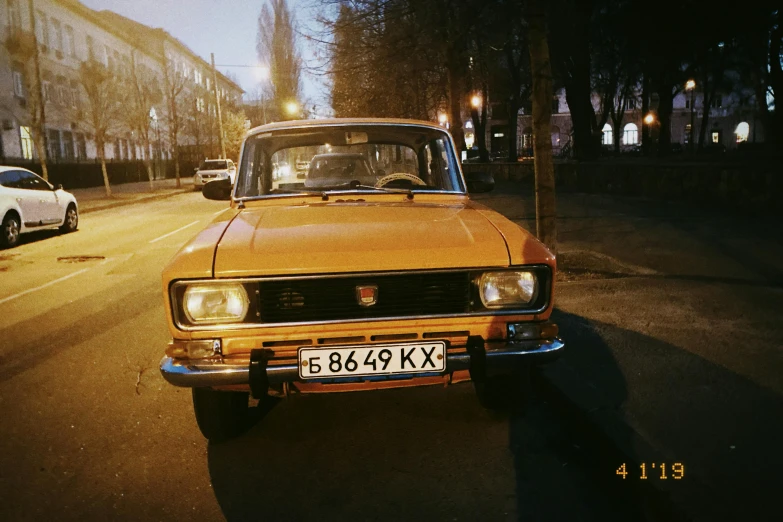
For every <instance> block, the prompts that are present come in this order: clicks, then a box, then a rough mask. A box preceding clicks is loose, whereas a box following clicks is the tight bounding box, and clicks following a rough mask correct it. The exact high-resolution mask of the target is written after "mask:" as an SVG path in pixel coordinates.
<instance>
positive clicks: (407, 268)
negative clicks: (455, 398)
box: [160, 119, 564, 441]
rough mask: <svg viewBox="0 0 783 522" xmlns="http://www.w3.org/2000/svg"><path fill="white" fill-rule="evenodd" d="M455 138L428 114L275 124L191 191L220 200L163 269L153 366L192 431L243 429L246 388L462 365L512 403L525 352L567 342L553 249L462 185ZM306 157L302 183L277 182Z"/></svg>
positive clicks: (385, 380)
mask: <svg viewBox="0 0 783 522" xmlns="http://www.w3.org/2000/svg"><path fill="white" fill-rule="evenodd" d="M335 149H337V150H335ZM454 149H455V147H454V142H453V140H452V138H451V136H450V135H449V133H448V131H446V130H445V129H443V128H442V127H440V126H438V125H435V124H431V123H428V122H420V121H406V120H402V121H401V120H384V119H334V120H322V121H319V120H305V121H288V122H279V123H272V124H269V125H265V126H262V127H259V128H257V129H255V130H254V131H252V132H251V133H250V134H249V135H248V136H247V137H246V138H245V143H244V144H243V148H242V155H241V157H242V161H241V163H240V169H239V173H238V174H237V182H236V183H235V184H234V186H233V187H232V186H231V185H230V184H229V182H228V181H227V180H219V181H213V182H210V183H208V184H207V185H206V186H205V187H204V191H203V194H204V197H206V198H208V199H213V200H222V201H228V202H230V208H228V209H226V211H225V212H223V213H221V214H220V215H219V216H218V217H217V218H216V219H215V220H214V221H212V223H210V224H209V225H208V226H207V228H206V229H205V230H204V231H202V232H201V233H199V234H198V235H196V236H195V237H194V238H193V239H192V240H191V241H190V242H189V243H188V244H186V245H184V246H183V247H182V249H181V250H180V251H179V253H178V254H176V256H175V257H174V258H173V259H172V260H171V261H170V262H169V264H168V265H167V266H166V268H165V269H164V270H163V278H162V279H163V280H162V283H163V284H162V290H163V297H164V302H165V311H166V317H167V322H168V328H169V332H170V334H171V337H172V339H171V342H170V343H169V344H168V346H167V347H166V349H165V357H164V358H163V360H162V361H161V366H160V369H161V373H162V374H163V377H164V378H165V379H166V380H167V381H168V382H170V383H171V384H173V385H175V386H183V387H189V388H192V397H193V408H194V411H195V417H196V421H197V424H198V426H199V428H200V429H201V432H202V433H203V434H204V436H205V437H206V438H208V439H209V440H211V441H220V440H225V439H227V438H229V437H232V436H235V435H238V434H239V433H241V432H242V431H243V430H244V429H246V428H247V427H249V425H250V424H251V423H250V422H249V421H251V420H252V419H253V415H252V412H251V410H250V409H249V400H250V394H252V395H253V397H254V398H255V399H258V400H259V401H263V400H265V399H266V398H267V397H268V396H270V395H276V396H286V397H287V396H289V395H292V394H296V393H320V392H346V391H361V390H377V389H384V388H401V387H408V386H427V385H441V386H443V385H450V384H456V383H459V382H467V381H471V380H472V381H473V382H474V385H475V387H476V392H477V395H478V398H479V400H480V401H481V402H482V403H484V404H485V406H487V407H488V408H492V409H498V408H502V409H506V408H508V407H511V408H513V409H514V410H517V411H518V410H519V409H521V408H520V407H522V406H524V404H525V403H524V402H523V401H524V400H525V397H526V395H528V394H529V387H528V385H529V378H530V375H529V369H530V365H533V364H537V363H540V362H544V361H547V360H550V359H552V358H554V357H557V355H558V354H559V353H560V352H561V351H562V350H563V348H564V344H563V342H562V341H560V340H559V339H558V337H557V326H556V325H555V324H554V323H551V322H550V321H549V319H550V316H551V313H552V309H553V296H554V286H553V285H554V284H555V257H554V255H552V253H551V252H550V251H549V250H547V248H546V247H545V246H544V245H543V244H542V243H540V242H539V241H538V240H537V239H536V238H535V236H534V235H533V234H531V233H530V232H528V231H526V230H525V229H524V228H522V227H520V226H519V225H517V224H515V223H514V222H512V221H510V220H509V219H507V218H506V217H504V216H502V215H500V214H499V213H497V212H494V211H493V210H491V209H489V208H487V207H485V206H483V205H481V204H480V203H477V202H476V201H473V200H472V199H471V195H472V194H475V193H480V192H487V191H489V190H491V189H492V188H493V186H494V180H493V178H492V176H491V175H489V174H488V173H472V174H469V175H468V176H467V177H463V175H462V171H461V169H460V164H459V161H458V158H457V155H456V153H455V150H454ZM308 155H310V157H311V158H312V160H311V161H310V170H309V175H308V178H307V179H306V180H305V181H304V182H302V181H298V180H297V178H296V177H293V179H292V178H291V177H289V178H288V179H284V180H275V179H274V165H275V164H277V165H278V166H279V165H280V163H281V162H282V159H283V158H286V161H290V158H301V157H307V156H308ZM366 158H373V159H374V160H375V161H376V162H377V164H378V165H383V166H384V170H385V171H388V174H387V173H385V172H384V173H383V174H382V173H381V171H380V170H379V169H376V170H372V169H370V166H369V165H368V161H367V159H366ZM308 181H309V182H310V185H309V186H308V183H307V182H308ZM354 181H361V184H356V183H354ZM310 187H313V188H310ZM508 402H510V403H511V404H508ZM430 406H432V405H430ZM368 436H371V435H368Z"/></svg>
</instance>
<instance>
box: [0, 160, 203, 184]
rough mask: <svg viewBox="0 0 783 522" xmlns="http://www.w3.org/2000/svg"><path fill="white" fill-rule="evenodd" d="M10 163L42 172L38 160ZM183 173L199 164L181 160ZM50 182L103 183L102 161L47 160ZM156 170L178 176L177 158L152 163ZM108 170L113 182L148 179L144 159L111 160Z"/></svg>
mask: <svg viewBox="0 0 783 522" xmlns="http://www.w3.org/2000/svg"><path fill="white" fill-rule="evenodd" d="M5 164H6V165H9V166H15V167H23V168H26V169H28V170H31V171H33V172H35V173H36V174H41V166H40V165H39V164H38V163H31V162H19V161H14V160H6V163H5ZM179 165H180V176H183V177H185V176H192V175H193V170H194V169H195V168H196V167H197V166H198V164H196V163H194V162H190V161H180V164H179ZM47 168H48V171H49V182H50V183H52V184H53V185H58V184H62V186H63V188H65V189H66V190H68V189H75V188H87V187H99V186H102V185H103V173H102V172H101V164H100V163H99V162H97V161H82V162H78V163H62V162H59V163H54V164H47ZM152 170H153V174H154V176H155V177H156V178H174V177H175V167H174V161H173V160H165V161H162V162H160V163H159V162H153V163H152ZM106 172H107V174H108V175H109V183H110V184H112V185H119V184H122V183H134V182H137V181H147V180H149V177H148V176H147V169H146V167H145V166H144V162H143V161H107V162H106Z"/></svg>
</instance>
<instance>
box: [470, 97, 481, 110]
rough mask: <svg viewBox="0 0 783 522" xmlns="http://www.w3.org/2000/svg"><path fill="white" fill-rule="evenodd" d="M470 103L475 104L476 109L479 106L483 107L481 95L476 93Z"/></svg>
mask: <svg viewBox="0 0 783 522" xmlns="http://www.w3.org/2000/svg"><path fill="white" fill-rule="evenodd" d="M470 104H471V105H472V106H473V107H474V108H475V109H478V108H479V107H481V96H479V95H474V96H473V97H472V98H471V99H470Z"/></svg>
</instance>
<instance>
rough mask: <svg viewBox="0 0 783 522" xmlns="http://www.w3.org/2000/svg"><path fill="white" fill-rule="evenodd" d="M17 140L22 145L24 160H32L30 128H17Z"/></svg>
mask: <svg viewBox="0 0 783 522" xmlns="http://www.w3.org/2000/svg"><path fill="white" fill-rule="evenodd" d="M19 138H20V141H21V143H22V157H23V158H24V159H28V160H31V159H33V134H32V133H31V132H30V127H23V126H20V127H19Z"/></svg>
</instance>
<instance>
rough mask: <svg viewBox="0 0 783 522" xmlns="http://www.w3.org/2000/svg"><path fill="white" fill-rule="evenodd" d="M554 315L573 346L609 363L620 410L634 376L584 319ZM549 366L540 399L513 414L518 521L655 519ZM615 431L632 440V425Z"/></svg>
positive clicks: (606, 381)
mask: <svg viewBox="0 0 783 522" xmlns="http://www.w3.org/2000/svg"><path fill="white" fill-rule="evenodd" d="M553 320H554V322H556V323H557V324H558V325H559V326H560V335H561V337H562V338H563V339H564V340H565V341H566V348H567V349H571V350H580V351H582V350H584V351H589V352H590V356H591V357H592V358H593V360H594V362H595V363H596V364H598V365H600V366H601V383H602V386H603V387H606V388H607V389H611V390H612V396H611V398H610V399H609V400H610V401H611V402H612V403H614V404H616V406H617V408H619V407H620V406H621V404H622V403H623V402H624V401H625V398H626V396H627V390H626V381H625V378H624V377H623V374H622V372H621V370H620V369H619V368H618V367H617V363H616V361H615V360H614V357H613V356H612V353H611V351H610V349H609V347H608V346H607V345H606V343H605V342H604V340H603V339H602V337H601V336H600V335H599V334H598V333H596V331H595V330H594V329H593V328H592V327H591V324H590V321H589V320H587V319H585V318H583V317H579V316H577V315H573V314H568V313H564V312H562V311H557V310H556V311H555V314H554V315H553ZM555 364H557V363H555ZM541 370H543V372H545V371H546V367H542V368H540V369H539V370H535V371H534V374H533V379H532V380H533V390H532V391H533V401H532V402H531V403H530V406H529V407H528V409H527V410H526V411H525V412H524V416H521V415H518V414H512V415H510V417H509V421H508V422H509V448H510V450H511V453H512V455H513V459H514V469H515V473H516V499H517V515H518V519H519V520H524V521H560V520H570V521H580V520H617V521H627V520H634V521H641V520H647V518H646V517H647V515H646V513H647V512H648V510H649V509H648V506H646V500H645V498H644V497H643V495H642V494H641V492H639V491H635V490H633V488H630V487H628V483H625V484H623V480H622V479H621V478H620V477H619V476H617V475H616V474H615V471H616V469H617V468H618V467H619V466H620V465H621V463H622V462H618V461H617V459H619V458H620V457H619V456H618V455H617V454H616V451H615V450H614V448H611V447H607V446H606V441H605V440H604V439H603V438H600V437H596V436H595V429H593V428H592V427H591V426H589V425H588V423H585V422H584V419H582V418H581V412H580V411H579V408H577V407H576V405H575V404H573V403H572V402H571V399H570V398H566V397H565V396H564V394H563V392H564V390H561V389H559V388H557V387H556V386H554V385H553V384H552V382H551V381H550V380H549V379H548V378H547V377H546V376H545V375H544V373H543V372H542V371H541ZM593 407H599V405H597V404H596V405H594V406H593ZM615 436H616V437H619V438H620V439H625V440H626V441H630V440H631V438H632V434H631V430H630V429H628V430H626V431H625V432H623V431H621V432H619V433H617V432H616V433H615ZM628 465H629V467H631V466H633V464H632V463H631V462H628ZM565 499H567V501H566V500H565Z"/></svg>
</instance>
